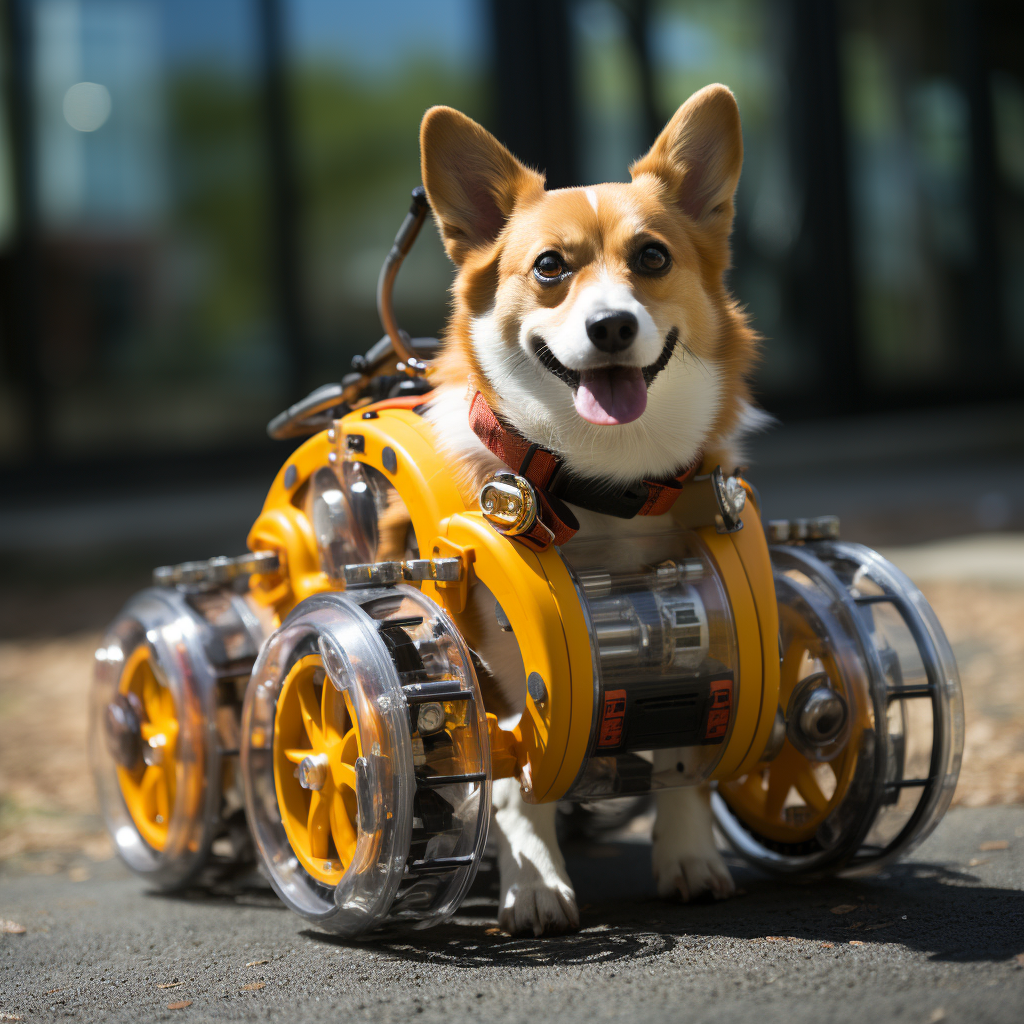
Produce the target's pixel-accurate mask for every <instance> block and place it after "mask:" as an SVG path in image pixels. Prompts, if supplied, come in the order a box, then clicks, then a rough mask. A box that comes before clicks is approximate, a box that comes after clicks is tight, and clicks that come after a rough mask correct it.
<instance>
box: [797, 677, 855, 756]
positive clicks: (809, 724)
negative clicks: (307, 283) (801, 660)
mask: <svg viewBox="0 0 1024 1024" xmlns="http://www.w3.org/2000/svg"><path fill="white" fill-rule="evenodd" d="M844 725H846V701H845V700H843V698H842V697H841V696H840V695H839V694H838V693H836V692H835V690H830V689H829V688H828V687H827V686H816V687H815V688H814V689H813V690H811V691H810V692H809V693H808V694H807V696H806V697H805V698H804V700H803V707H801V708H800V709H799V711H798V713H797V728H798V729H799V730H800V733H801V735H802V736H803V738H804V739H805V740H806V742H807V743H810V744H812V745H813V746H821V745H822V744H823V743H829V742H831V741H832V740H834V739H835V738H836V737H837V736H838V735H839V734H840V732H842V730H843V726H844Z"/></svg>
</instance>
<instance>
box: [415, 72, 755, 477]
mask: <svg viewBox="0 0 1024 1024" xmlns="http://www.w3.org/2000/svg"><path fill="white" fill-rule="evenodd" d="M420 145H421V153H422V171H423V182H424V185H425V187H426V190H427V196H428V198H429V199H430V204H431V208H432V209H433V211H434V216H435V218H436V219H437V223H438V227H439V229H440V231H441V235H442V237H443V239H444V243H445V247H446V249H447V252H448V255H449V256H450V257H451V259H452V260H453V261H454V262H455V264H456V265H457V267H458V269H459V273H458V277H457V280H456V284H455V289H454V295H455V307H454V313H453V318H452V322H451V324H450V327H449V331H448V336H447V339H446V351H445V353H444V355H443V356H442V358H441V359H440V360H439V362H438V366H437V369H436V375H437V377H436V379H437V382H438V383H439V384H445V383H447V384H453V383H463V384H464V383H465V382H466V380H467V378H468V380H469V382H470V384H471V385H472V386H474V387H477V388H479V389H480V390H481V391H482V392H483V393H484V396H485V397H486V398H487V400H488V402H489V403H490V404H491V407H492V408H493V409H494V410H495V412H496V413H498V415H499V416H501V417H502V418H503V419H505V420H506V421H507V422H509V423H511V424H512V425H513V426H514V427H516V428H517V429H518V430H519V431H520V432H521V433H522V434H524V435H525V436H526V437H527V438H529V439H530V440H532V441H535V442H538V443H540V444H543V445H545V446H547V447H549V448H551V449H553V450H555V451H557V452H559V453H560V454H561V455H562V456H563V457H564V458H565V460H566V462H567V463H568V465H569V467H570V468H571V469H573V470H575V471H577V472H580V473H582V474H585V475H588V476H595V475H596V476H603V477H606V478H608V479H609V480H611V481H616V482H628V481H631V480H634V479H638V478H640V477H644V476H665V475H668V474H671V473H673V472H675V471H677V470H678V469H679V467H681V466H683V465H685V464H687V463H688V462H689V461H691V460H692V459H693V458H694V456H695V455H696V454H697V453H698V452H699V451H700V450H701V448H702V447H705V446H707V445H709V444H712V443H714V442H715V441H717V440H720V439H721V438H722V437H723V436H724V435H725V434H727V433H728V432H729V431H730V430H732V429H733V428H734V427H735V425H736V420H737V418H738V417H739V416H741V415H742V409H743V406H744V400H745V397H746V390H745V382H744V376H745V373H746V372H747V370H748V369H749V366H750V363H751V360H752V358H753V351H754V347H753V341H754V336H753V334H752V332H751V331H750V330H749V329H748V328H747V326H746V323H745V320H744V318H743V316H742V315H741V314H740V313H739V312H738V311H737V309H736V306H735V303H734V302H733V300H732V299H731V298H730V297H729V295H728V292H727V291H726V288H725V285H724V282H723V274H724V271H725V270H726V268H727V266H728V263H729V244H728V240H729V232H730V230H731V227H732V220H733V193H734V192H735V190H736V184H737V182H738V180H739V175H740V166H741V164H742V160H743V141H742V136H741V133H740V120H739V112H738V110H737V107H736V101H735V100H734V98H733V96H732V93H731V92H730V91H729V90H728V89H726V88H725V87H724V86H721V85H713V86H708V87H707V88H705V89H702V90H701V91H700V92H698V93H695V94H694V95H693V96H691V97H690V99H689V100H687V102H686V103H685V104H683V106H681V107H680V108H679V110H678V111H677V112H676V114H675V116H674V117H673V118H672V120H671V121H670V122H669V123H668V125H667V126H666V127H665V129H664V130H663V131H662V133H661V135H659V137H658V139H657V140H656V141H655V143H654V145H653V146H652V147H651V150H650V152H648V153H647V155H646V156H644V157H643V158H642V159H640V160H638V161H637V162H636V163H634V164H633V166H632V167H631V168H630V171H631V174H632V181H631V182H630V183H629V184H620V183H612V184H605V185H596V186H594V187H591V188H571V189H559V190H556V191H550V192H549V191H546V190H545V188H544V179H543V178H542V177H541V175H539V174H537V173H536V172H535V171H532V170H530V169H529V168H527V167H525V166H523V164H521V163H520V162H519V161H518V160H516V158H515V157H513V156H512V154H511V153H509V151H508V150H507V149H505V148H504V147H503V146H502V145H501V144H500V143H499V142H498V141H497V140H496V139H495V138H494V137H493V136H492V135H490V134H489V133H488V132H487V131H485V130H484V129H483V128H481V127H480V126H479V125H478V124H476V123H475V122H474V121H471V120H470V119H469V118H468V117H466V116H465V115H463V114H460V113H459V112H458V111H455V110H452V109H450V108H447V107H434V108H432V109H431V110H429V111H428V112H427V114H426V116H425V117H424V119H423V126H422V129H421V133H420Z"/></svg>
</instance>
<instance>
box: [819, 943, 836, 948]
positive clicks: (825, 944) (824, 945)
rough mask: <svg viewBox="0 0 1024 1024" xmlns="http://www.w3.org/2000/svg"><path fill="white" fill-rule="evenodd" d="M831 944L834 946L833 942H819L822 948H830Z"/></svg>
mask: <svg viewBox="0 0 1024 1024" xmlns="http://www.w3.org/2000/svg"><path fill="white" fill-rule="evenodd" d="M833 946H835V943H834V942H823V943H822V944H821V948H822V949H832V947H833Z"/></svg>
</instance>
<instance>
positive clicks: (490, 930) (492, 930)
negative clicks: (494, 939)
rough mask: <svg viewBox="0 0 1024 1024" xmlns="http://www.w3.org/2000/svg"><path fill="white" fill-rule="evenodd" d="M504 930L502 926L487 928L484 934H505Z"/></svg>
mask: <svg viewBox="0 0 1024 1024" xmlns="http://www.w3.org/2000/svg"><path fill="white" fill-rule="evenodd" d="M504 934H505V933H504V931H502V929H501V928H485V929H484V935H504Z"/></svg>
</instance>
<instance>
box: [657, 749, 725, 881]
mask: <svg viewBox="0 0 1024 1024" xmlns="http://www.w3.org/2000/svg"><path fill="white" fill-rule="evenodd" d="M667 753H668V754H669V755H672V752H671V751H669V752H667ZM660 754H662V752H661V751H659V752H658V755H660ZM658 755H655V768H656V769H657V768H658ZM670 760H671V757H670ZM656 799H657V804H658V818H657V821H656V822H655V825H654V849H653V863H652V866H653V868H654V880H655V881H656V882H657V884H658V895H659V896H675V895H677V894H678V895H679V896H681V897H682V898H683V899H684V900H692V899H696V898H697V897H698V896H700V895H701V894H702V893H705V892H710V893H711V894H712V895H713V896H714V897H715V899H725V897H726V896H731V895H732V894H733V893H734V892H735V891H736V886H735V884H734V883H733V880H732V875H730V874H729V869H728V868H727V867H726V866H725V861H724V860H722V855H721V854H720V853H719V852H718V849H717V847H716V846H715V837H714V835H713V834H712V831H711V807H710V805H709V803H708V793H707V791H706V790H705V789H704V788H692V789H690V788H682V789H668V790H663V791H662V792H660V793H659V794H658V795H657V797H656Z"/></svg>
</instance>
